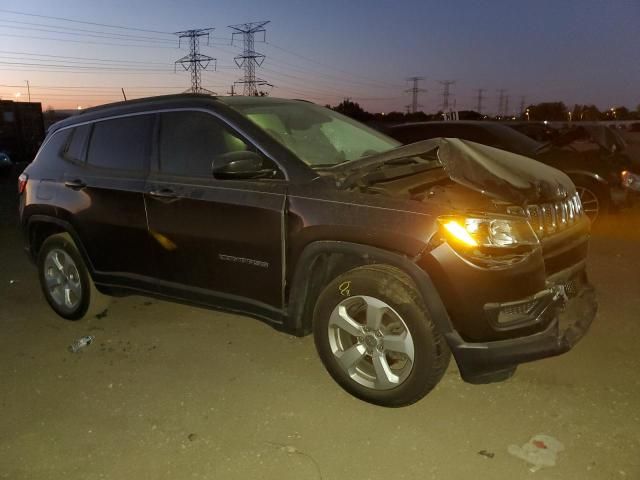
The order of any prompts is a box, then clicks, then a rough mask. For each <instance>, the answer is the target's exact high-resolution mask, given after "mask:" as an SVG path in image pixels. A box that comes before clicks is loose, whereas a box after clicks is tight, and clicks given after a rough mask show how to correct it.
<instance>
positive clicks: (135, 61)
mask: <svg viewBox="0 0 640 480" xmlns="http://www.w3.org/2000/svg"><path fill="white" fill-rule="evenodd" d="M5 53H8V54H11V55H26V56H29V57H45V58H63V59H65V60H67V59H71V60H87V61H89V62H107V63H118V64H125V63H130V64H135V65H138V64H140V65H170V64H168V63H166V62H143V61H140V60H117V59H112V58H90V57H70V56H67V55H49V54H45V53H31V52H13V51H8V50H0V54H5ZM4 58H9V57H4ZM12 58H16V57H12ZM20 59H21V58H20Z"/></svg>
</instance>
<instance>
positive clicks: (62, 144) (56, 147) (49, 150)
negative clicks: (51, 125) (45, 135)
mask: <svg viewBox="0 0 640 480" xmlns="http://www.w3.org/2000/svg"><path fill="white" fill-rule="evenodd" d="M69 135H71V130H70V129H66V130H58V131H57V132H55V133H53V134H52V135H51V137H49V139H48V140H46V141H45V143H44V146H43V147H42V150H40V153H39V154H38V156H37V157H36V159H35V160H34V163H36V162H37V163H40V162H47V163H49V162H55V161H56V159H58V158H60V157H62V155H63V153H64V149H65V148H66V145H67V143H68V141H69Z"/></svg>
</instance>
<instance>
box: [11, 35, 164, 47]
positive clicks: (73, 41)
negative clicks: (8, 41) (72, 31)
mask: <svg viewBox="0 0 640 480" xmlns="http://www.w3.org/2000/svg"><path fill="white" fill-rule="evenodd" d="M0 36H2V37H12V38H30V39H33V40H47V41H54V42H70V43H81V44H83V45H107V46H110V47H135V48H165V49H168V48H171V49H172V50H173V49H175V47H170V46H169V45H166V46H165V45H132V44H127V43H109V42H91V41H88V40H73V39H70V38H55V37H40V36H36V35H20V34H17V33H16V34H11V33H0Z"/></svg>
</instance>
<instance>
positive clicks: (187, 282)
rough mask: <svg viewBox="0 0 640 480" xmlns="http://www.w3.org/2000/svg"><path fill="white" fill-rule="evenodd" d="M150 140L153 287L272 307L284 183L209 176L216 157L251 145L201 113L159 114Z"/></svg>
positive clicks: (277, 299) (278, 297) (278, 276)
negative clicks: (152, 147) (152, 145)
mask: <svg viewBox="0 0 640 480" xmlns="http://www.w3.org/2000/svg"><path fill="white" fill-rule="evenodd" d="M156 138H157V140H156V143H155V144H156V146H157V148H156V150H157V155H156V156H155V157H154V161H153V162H152V168H151V173H150V175H149V178H148V182H147V186H146V193H145V203H146V207H147V213H148V220H149V230H150V233H151V236H152V238H153V239H154V241H153V247H152V252H153V258H154V266H155V276H156V278H157V279H158V288H159V289H160V291H161V292H162V293H164V294H167V295H171V296H178V297H183V298H187V299H190V300H196V301H202V302H205V303H215V304H221V303H224V300H228V301H230V302H231V303H233V302H235V301H240V302H244V301H247V300H249V301H250V302H255V303H257V304H260V305H261V306H267V307H274V308H280V307H281V306H282V261H283V253H282V249H283V240H282V235H283V221H284V219H283V212H284V204H285V193H286V184H285V182H284V180H278V179H256V180H218V179H214V178H213V176H212V173H211V163H212V161H213V159H214V158H215V157H216V156H217V155H220V154H223V153H227V152H232V151H236V150H246V149H254V148H253V147H252V146H251V145H250V144H249V143H248V142H247V141H246V140H244V139H243V138H242V137H241V136H240V135H239V134H238V133H236V132H235V131H233V130H232V129H231V128H230V127H228V126H227V125H226V124H224V123H223V122H222V121H221V120H219V119H218V118H216V117H215V116H213V115H212V114H209V113H206V112H203V111H175V112H165V113H161V114H160V115H159V128H158V130H157V132H156ZM264 161H265V162H268V160H267V159H265V160H264Z"/></svg>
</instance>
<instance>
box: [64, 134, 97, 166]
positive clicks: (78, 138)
mask: <svg viewBox="0 0 640 480" xmlns="http://www.w3.org/2000/svg"><path fill="white" fill-rule="evenodd" d="M89 133H91V125H81V126H79V127H76V128H73V129H71V133H70V137H69V140H68V141H67V144H66V146H65V148H64V151H63V153H62V156H63V157H64V159H65V160H69V161H71V162H84V160H85V147H86V146H87V141H88V140H89Z"/></svg>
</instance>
